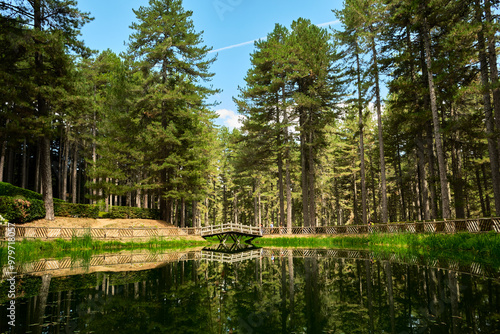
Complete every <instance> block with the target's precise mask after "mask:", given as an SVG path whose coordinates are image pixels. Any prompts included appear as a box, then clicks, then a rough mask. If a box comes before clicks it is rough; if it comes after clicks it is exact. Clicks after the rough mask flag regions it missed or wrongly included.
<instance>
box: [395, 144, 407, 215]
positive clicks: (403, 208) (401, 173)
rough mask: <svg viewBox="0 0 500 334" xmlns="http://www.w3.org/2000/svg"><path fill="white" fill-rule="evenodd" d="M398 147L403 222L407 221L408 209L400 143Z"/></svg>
mask: <svg viewBox="0 0 500 334" xmlns="http://www.w3.org/2000/svg"><path fill="white" fill-rule="evenodd" d="M396 145H397V157H398V160H397V171H398V183H399V192H400V196H401V204H402V211H403V216H402V219H403V221H406V218H407V209H406V198H405V189H404V186H403V171H402V168H401V149H400V148H399V143H398V144H396Z"/></svg>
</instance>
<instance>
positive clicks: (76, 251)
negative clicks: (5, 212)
mask: <svg viewBox="0 0 500 334" xmlns="http://www.w3.org/2000/svg"><path fill="white" fill-rule="evenodd" d="M207 244H208V243H207V242H205V241H198V240H187V239H160V238H152V239H149V240H147V241H144V242H121V241H101V240H95V239H93V238H92V237H91V236H89V235H86V236H84V237H81V238H76V237H74V238H72V239H71V240H63V239H56V240H53V241H42V240H38V239H36V240H27V239H24V240H22V241H18V242H16V243H15V244H14V248H15V254H14V257H15V262H16V263H23V262H31V261H36V260H38V259H44V258H45V259H48V258H56V259H57V258H64V257H71V258H74V259H85V258H90V257H91V256H92V255H96V254H102V253H113V252H119V251H129V250H149V251H152V252H157V251H160V250H168V249H178V250H184V249H189V248H194V247H200V246H206V245H207ZM8 251H9V249H8V247H7V243H5V242H3V243H2V247H0V266H1V265H5V264H6V263H7V259H8V255H9V254H8Z"/></svg>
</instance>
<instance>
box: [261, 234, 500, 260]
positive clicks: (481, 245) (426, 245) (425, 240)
mask: <svg viewBox="0 0 500 334" xmlns="http://www.w3.org/2000/svg"><path fill="white" fill-rule="evenodd" d="M255 243H256V244H258V245H259V246H276V247H363V248H365V247H369V248H374V247H381V246H382V247H393V248H394V247H396V248H408V249H413V250H417V249H422V250H428V251H469V252H472V253H475V254H481V255H486V256H496V257H500V235H499V234H498V233H494V232H490V233H482V234H471V233H466V232H465V233H457V234H409V233H402V234H380V233H375V234H369V235H363V236H358V237H354V236H335V237H334V236H307V237H286V236H284V237H273V238H261V239H258V240H256V241H255Z"/></svg>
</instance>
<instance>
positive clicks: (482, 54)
mask: <svg viewBox="0 0 500 334" xmlns="http://www.w3.org/2000/svg"><path fill="white" fill-rule="evenodd" d="M480 8H481V3H480V1H479V0H477V2H476V19H477V21H478V22H480V23H483V22H482V11H481V9H480ZM483 29H484V25H483ZM477 37H478V43H477V47H478V52H479V62H480V64H481V84H482V85H483V104H484V116H485V123H486V134H487V139H488V152H489V155H490V167H491V181H492V185H493V194H494V197H495V211H496V214H497V215H498V214H499V213H500V169H499V166H500V162H499V157H498V149H497V141H496V140H495V123H494V122H495V120H494V117H493V112H492V106H491V100H490V93H489V89H488V88H489V78H488V72H489V71H488V63H487V60H486V45H485V40H484V33H483V30H481V31H479V32H478V36H477Z"/></svg>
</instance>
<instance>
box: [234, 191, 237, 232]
mask: <svg viewBox="0 0 500 334" xmlns="http://www.w3.org/2000/svg"><path fill="white" fill-rule="evenodd" d="M233 222H234V224H238V194H237V193H236V191H235V192H234V199H233Z"/></svg>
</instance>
